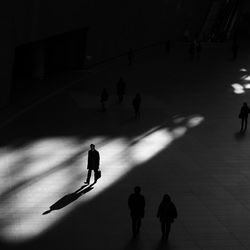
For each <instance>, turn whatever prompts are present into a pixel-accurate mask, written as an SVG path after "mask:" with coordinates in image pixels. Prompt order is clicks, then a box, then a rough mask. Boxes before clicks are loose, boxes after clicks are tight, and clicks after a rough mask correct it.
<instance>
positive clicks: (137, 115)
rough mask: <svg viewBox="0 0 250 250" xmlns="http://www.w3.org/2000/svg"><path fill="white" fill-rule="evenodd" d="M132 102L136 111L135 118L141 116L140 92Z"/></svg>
mask: <svg viewBox="0 0 250 250" xmlns="http://www.w3.org/2000/svg"><path fill="white" fill-rule="evenodd" d="M132 104H133V108H134V112H135V118H140V113H141V112H140V108H141V96H140V94H139V93H137V94H136V95H135V97H134V99H133V101H132Z"/></svg>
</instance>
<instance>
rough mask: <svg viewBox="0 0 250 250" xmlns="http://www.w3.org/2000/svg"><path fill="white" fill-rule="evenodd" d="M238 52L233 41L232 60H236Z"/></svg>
mask: <svg viewBox="0 0 250 250" xmlns="http://www.w3.org/2000/svg"><path fill="white" fill-rule="evenodd" d="M238 51H239V45H238V43H237V41H236V40H234V41H233V44H232V53H233V60H236V58H237V55H238Z"/></svg>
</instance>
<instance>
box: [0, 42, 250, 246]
mask: <svg viewBox="0 0 250 250" xmlns="http://www.w3.org/2000/svg"><path fill="white" fill-rule="evenodd" d="M186 51H187V48H186V47H185V45H176V46H175V47H174V48H173V50H172V51H171V54H170V55H166V54H165V53H164V50H163V48H160V47H157V48H152V49H150V50H148V51H145V52H144V53H141V54H140V55H138V56H137V58H136V61H135V65H134V66H132V67H128V66H127V65H126V61H125V60H124V58H121V59H119V60H117V61H115V62H112V63H110V64H108V65H101V66H98V67H97V68H95V69H94V70H93V72H92V73H89V74H87V75H84V76H83V77H82V78H81V76H79V82H78V83H77V84H74V85H72V87H70V88H68V89H66V90H64V91H62V92H60V93H58V94H56V95H53V96H52V97H50V98H47V99H45V100H44V101H42V102H39V103H38V104H37V105H34V106H33V107H32V109H27V111H25V112H22V113H20V115H18V116H16V117H14V118H13V119H11V120H10V122H9V123H7V124H5V125H3V126H2V127H1V130H0V136H1V148H0V176H1V184H0V190H1V193H0V196H1V208H0V209H1V213H0V223H1V224H0V225H1V227H0V237H1V249H25V250H28V249H86V250H102V249H105V250H106V249H108V250H128V249H141V250H144V249H145V250H147V249H153V250H160V249H171V250H172V249H173V250H175V249H183V250H187V249H192V250H193V249H194V250H195V249H204V250H207V249H212V250H216V249H220V250H223V249H227V250H229V249H235V250H240V249H250V237H249V233H250V210H249V209H250V198H249V197H250V184H249V183H250V170H249V168H250V165H249V162H250V154H249V148H250V141H249V132H246V133H245V134H239V133H238V130H239V120H238V118H237V115H238V112H239V109H240V106H241V104H242V102H243V101H245V100H246V101H248V100H249V97H250V93H249V92H248V89H247V88H245V89H244V91H245V93H243V94H235V93H234V89H233V88H232V86H231V84H233V83H239V84H244V83H247V81H246V80H245V81H244V80H243V79H241V77H243V76H244V75H248V71H250V60H249V59H250V58H249V49H248V48H247V47H246V46H245V45H242V47H241V53H240V55H239V58H238V59H237V60H236V61H231V60H230V49H229V46H228V45H227V44H221V45H214V46H211V45H205V46H204V49H203V54H202V58H201V60H200V61H193V62H190V61H189V59H188V55H187V53H186ZM243 68H244V69H246V70H247V71H240V70H241V69H243ZM120 76H123V77H124V80H125V81H126V83H127V92H126V97H125V102H124V103H123V104H122V105H121V106H119V105H118V104H117V100H116V96H115V84H116V82H117V81H118V79H119V77H120ZM74 81H77V79H74ZM103 86H105V87H106V88H107V89H108V91H109V93H110V100H109V104H108V111H107V113H106V114H103V113H102V112H101V111H100V103H99V94H100V91H101V89H102V87H103ZM138 91H139V92H140V93H141V95H142V116H141V119H140V120H137V121H136V120H135V119H134V118H133V113H132V108H131V100H132V98H133V96H134V94H135V93H136V92H138ZM90 143H95V144H96V147H97V149H98V150H99V151H100V154H101V169H102V175H103V176H102V178H101V179H100V181H98V182H97V184H95V185H94V186H92V187H88V188H87V187H84V186H83V187H82V185H83V181H84V179H85V177H86V152H87V150H88V147H89V144H90ZM134 185H140V186H141V187H142V192H143V194H144V195H145V198H146V215H145V218H144V220H143V225H142V230H141V234H140V236H139V237H138V239H136V240H131V228H130V227H131V225H130V218H129V211H128V208H127V198H128V195H129V194H130V193H131V192H132V189H133V187H134ZM80 187H82V189H81V190H82V191H83V192H80V193H79V192H78V193H74V192H75V191H76V190H77V189H79V188H80ZM164 193H169V194H170V196H171V197H172V200H173V202H174V203H175V204H176V207H177V209H178V214H179V216H178V218H177V219H176V221H175V223H174V224H173V226H172V230H171V233H170V239H169V242H168V243H166V242H162V241H161V235H160V226H159V222H158V221H157V219H156V211H157V207H158V205H159V202H160V200H161V198H162V196H163V194H164ZM57 201H58V202H57ZM56 202H57V203H56ZM53 204H54V210H53V209H52V210H49V207H50V206H51V205H53ZM52 208H53V206H52ZM46 211H47V213H46V214H44V215H43V213H44V212H46Z"/></svg>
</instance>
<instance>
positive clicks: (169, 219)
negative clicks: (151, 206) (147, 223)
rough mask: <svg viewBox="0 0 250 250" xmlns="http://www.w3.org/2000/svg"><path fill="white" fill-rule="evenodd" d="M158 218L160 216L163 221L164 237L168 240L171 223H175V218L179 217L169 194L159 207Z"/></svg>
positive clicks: (164, 197)
mask: <svg viewBox="0 0 250 250" xmlns="http://www.w3.org/2000/svg"><path fill="white" fill-rule="evenodd" d="M157 218H159V220H160V223H161V232H162V238H163V239H166V240H168V236H169V232H170V228H171V223H173V222H174V219H175V218H177V210H176V207H175V205H174V203H173V202H172V201H171V199H170V196H169V195H168V194H165V195H164V196H163V199H162V201H161V203H160V206H159V208H158V212H157Z"/></svg>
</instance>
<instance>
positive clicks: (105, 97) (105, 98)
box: [101, 88, 109, 112]
mask: <svg viewBox="0 0 250 250" xmlns="http://www.w3.org/2000/svg"><path fill="white" fill-rule="evenodd" d="M108 98H109V94H108V92H107V90H106V89H105V88H103V90H102V93H101V104H102V111H103V112H105V111H106V102H107V101H108Z"/></svg>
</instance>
